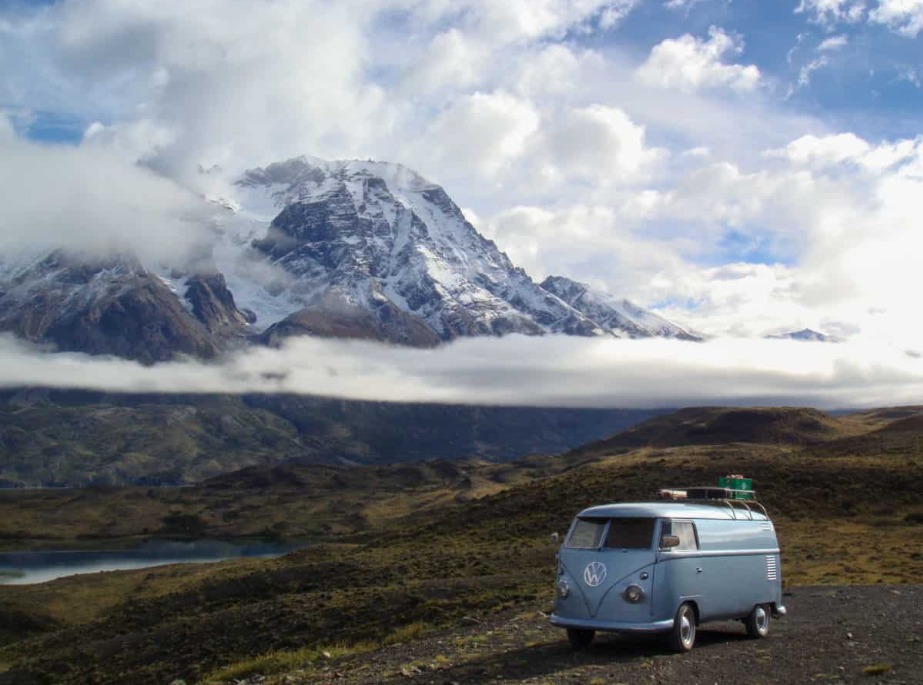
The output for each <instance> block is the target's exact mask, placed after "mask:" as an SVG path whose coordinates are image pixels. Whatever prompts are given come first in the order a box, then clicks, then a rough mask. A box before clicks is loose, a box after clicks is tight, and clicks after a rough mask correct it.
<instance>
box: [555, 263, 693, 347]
mask: <svg viewBox="0 0 923 685" xmlns="http://www.w3.org/2000/svg"><path fill="white" fill-rule="evenodd" d="M542 288H544V289H545V290H547V291H548V292H550V293H553V294H555V295H557V296H558V297H559V298H561V299H562V300H563V301H564V302H566V303H567V304H569V305H570V306H571V307H573V308H574V309H576V310H577V311H579V312H580V313H581V314H583V315H584V316H586V317H587V318H589V319H592V320H593V321H595V322H596V323H597V324H598V325H599V326H600V327H602V328H605V329H607V330H609V331H611V332H613V333H617V334H620V335H622V336H624V337H628V338H650V337H659V338H679V339H680V340H702V338H701V336H699V335H697V334H695V333H694V332H692V331H689V330H687V329H685V328H682V327H681V326H677V325H676V324H675V323H671V322H669V321H667V320H666V319H664V318H663V317H661V316H657V315H656V314H654V313H653V312H650V311H648V310H647V309H643V308H641V307H639V306H638V305H636V304H633V303H632V302H629V301H628V300H625V299H620V298H617V297H614V296H613V295H610V294H608V293H605V292H603V291H601V290H594V289H593V288H591V287H590V286H588V285H587V284H585V283H578V282H577V281H573V280H571V279H569V278H565V277H564V276H549V277H548V278H546V279H545V280H544V281H542Z"/></svg>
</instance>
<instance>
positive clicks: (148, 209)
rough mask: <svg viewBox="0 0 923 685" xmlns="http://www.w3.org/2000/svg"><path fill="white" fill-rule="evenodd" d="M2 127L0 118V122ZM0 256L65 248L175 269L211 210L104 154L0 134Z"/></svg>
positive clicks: (149, 174) (198, 240)
mask: <svg viewBox="0 0 923 685" xmlns="http://www.w3.org/2000/svg"><path fill="white" fill-rule="evenodd" d="M0 121H2V119H0ZM0 188H3V198H4V199H3V202H2V203H0V254H3V255H6V256H8V255H9V254H10V253H19V252H22V251H25V252H27V253H32V252H34V251H35V250H36V249H41V248H55V247H65V248H69V249H72V250H80V251H86V252H91V253H93V252H109V251H113V250H121V251H126V250H128V251H132V252H134V253H135V254H137V255H138V256H139V257H142V258H143V259H145V260H146V261H148V262H149V266H152V265H153V264H156V263H157V262H158V261H159V260H168V259H169V260H174V261H177V262H179V263H182V262H183V261H184V260H185V259H186V258H187V257H188V256H190V255H191V254H192V253H193V252H194V251H195V250H196V249H197V248H198V247H199V246H200V244H201V242H202V241H203V239H204V238H205V233H204V232H205V228H206V223H207V221H208V219H209V217H210V216H211V213H212V211H213V210H211V209H209V208H208V207H207V206H206V205H205V203H203V202H202V201H201V200H200V199H199V198H197V197H195V196H194V195H192V194H191V193H189V192H188V191H186V190H184V189H183V188H181V187H179V186H178V185H176V184H175V183H173V182H171V181H168V180H166V179H164V178H162V177H160V176H157V175H156V174H154V173H152V172H150V171H148V170H146V169H144V168H142V167H139V166H137V165H133V164H127V163H125V162H124V161H123V160H122V159H120V158H119V157H117V156H115V155H113V154H112V153H109V152H104V151H100V150H94V149H88V148H80V149H74V148H69V147H63V146H46V145H36V144H31V143H26V142H23V141H21V140H19V139H13V138H9V137H4V136H3V135H0Z"/></svg>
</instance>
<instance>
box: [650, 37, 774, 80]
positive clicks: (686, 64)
mask: <svg viewBox="0 0 923 685" xmlns="http://www.w3.org/2000/svg"><path fill="white" fill-rule="evenodd" d="M741 52H743V42H742V41H741V39H740V38H739V37H736V36H731V35H728V34H727V33H725V32H724V31H722V30H721V29H720V28H717V27H714V26H713V27H711V28H710V29H709V30H708V40H702V39H700V38H696V37H694V36H692V35H689V34H688V33H687V34H686V35H684V36H680V37H679V38H671V39H667V40H665V41H663V42H662V43H659V44H658V45H655V46H654V49H653V50H651V54H650V56H649V57H648V58H647V61H646V62H645V63H644V64H642V65H641V66H640V67H639V68H638V72H637V75H638V78H639V79H641V80H642V81H643V82H645V83H648V84H651V85H658V86H662V87H665V88H679V89H681V90H686V91H695V90H698V89H699V88H716V87H723V88H730V89H731V90H735V91H750V90H753V89H754V88H756V87H757V86H758V85H759V83H760V70H759V69H758V68H757V67H756V66H754V65H752V64H750V65H740V64H724V63H723V62H722V61H721V60H722V58H724V57H725V56H726V55H729V54H730V55H735V54H740V53H741Z"/></svg>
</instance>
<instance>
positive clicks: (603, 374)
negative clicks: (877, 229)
mask: <svg viewBox="0 0 923 685" xmlns="http://www.w3.org/2000/svg"><path fill="white" fill-rule="evenodd" d="M0 362H2V363H0V369H2V371H0V386H6V387H12V386H22V385H33V386H34V385H42V386H51V387H81V388H94V389H105V390H111V391H121V392H170V393H193V392H220V393H227V392H231V393H242V392H269V393H275V392H292V393H307V394H323V395H326V396H333V397H344V398H351V399H366V400H385V401H398V402H447V403H475V404H496V405H533V406H570V407H625V406H633V407H648V406H649V407H670V406H684V405H699V404H745V405H754V404H760V405H777V404H788V405H790V404H799V405H810V406H818V407H823V408H831V407H857V406H884V405H895V404H901V403H912V402H916V401H918V400H919V397H920V394H921V392H923V361H921V360H920V359H918V358H915V357H913V356H910V355H908V354H906V353H904V352H903V351H902V350H898V349H895V348H891V347H887V346H880V345H860V344H855V343H845V344H839V345H832V344H823V343H800V342H792V341H776V340H774V341H765V340H756V341H741V340H736V341H735V340H727V341H722V342H708V343H684V342H679V341H669V340H642V341H633V340H613V339H588V338H572V337H556V336H549V337H544V338H527V337H521V336H509V337H506V338H502V339H496V338H476V339H467V340H460V341H457V342H455V343H453V344H451V345H449V346H446V347H442V348H439V349H436V350H414V349H407V348H396V347H388V346H383V345H376V344H372V343H361V342H344V341H330V340H318V339H299V340H294V341H291V342H290V343H289V344H288V345H286V346H285V347H283V348H282V349H280V350H273V349H266V348H257V349H252V350H249V351H246V352H242V353H239V354H237V355H234V356H232V357H230V358H228V359H227V360H225V361H224V362H223V363H220V364H205V363H200V362H193V361H186V362H172V363H166V364H160V365H157V366H156V367H145V366H142V365H140V364H136V363H134V362H129V361H125V360H115V359H104V358H103V359H101V358H91V357H87V356H84V355H79V354H53V355H49V354H38V353H35V352H34V351H32V350H31V349H30V348H28V347H26V346H24V345H22V344H21V343H17V342H15V341H13V340H12V339H10V338H9V337H0ZM728 378H733V379H734V382H733V383H728Z"/></svg>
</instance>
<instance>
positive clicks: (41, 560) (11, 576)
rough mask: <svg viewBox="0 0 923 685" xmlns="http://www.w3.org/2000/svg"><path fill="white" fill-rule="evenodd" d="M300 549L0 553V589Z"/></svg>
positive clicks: (234, 546)
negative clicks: (109, 572) (90, 575)
mask: <svg viewBox="0 0 923 685" xmlns="http://www.w3.org/2000/svg"><path fill="white" fill-rule="evenodd" d="M301 546H302V545H296V544H278V543H269V542H231V541H223V540H197V541H194V542H181V541H174V540H149V541H147V542H145V543H144V544H142V545H140V546H138V547H133V548H129V549H119V550H79V551H77V550H52V551H47V550H43V551H39V552H26V551H24V552H0V585H29V584H33V583H45V582H48V581H49V580H54V579H55V578H63V577H64V576H73V575H77V574H80V573H99V572H100V571H124V570H131V569H139V568H148V567H151V566H164V565H166V564H194V563H195V564H200V563H207V562H215V561H224V560H226V559H237V558H241V557H263V558H269V557H278V556H282V555H283V554H285V553H287V552H291V551H292V550H294V549H298V548H299V547H301Z"/></svg>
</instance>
